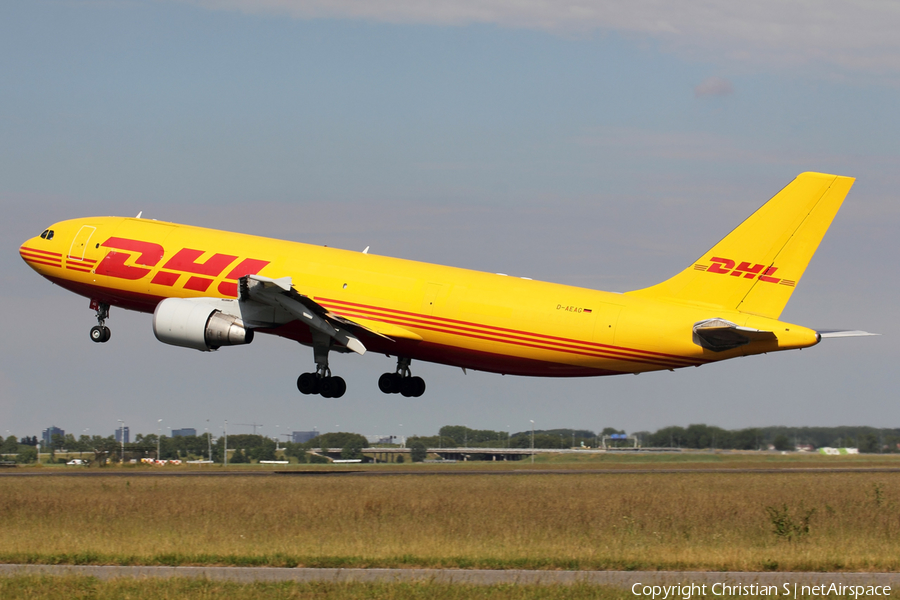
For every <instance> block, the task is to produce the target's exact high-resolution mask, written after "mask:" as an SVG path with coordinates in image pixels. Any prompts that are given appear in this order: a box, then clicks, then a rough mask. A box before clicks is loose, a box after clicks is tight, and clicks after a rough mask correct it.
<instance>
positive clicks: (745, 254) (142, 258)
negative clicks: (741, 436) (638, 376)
mask: <svg viewBox="0 0 900 600" xmlns="http://www.w3.org/2000/svg"><path fill="white" fill-rule="evenodd" d="M853 181H854V180H853V179H852V178H849V177H839V176H836V175H825V174H821V173H803V174H801V175H799V176H798V177H797V178H796V179H794V181H793V182H791V183H790V184H789V185H788V186H787V187H785V188H784V189H783V190H781V192H779V193H778V194H777V195H776V196H775V197H774V198H772V199H771V200H769V201H768V202H767V203H766V204H765V205H763V206H762V207H761V208H760V209H759V210H757V211H756V212H755V213H753V214H752V215H751V216H750V217H749V218H748V219H747V220H746V221H744V222H743V223H742V224H741V225H740V226H739V227H738V228H737V229H735V230H734V231H732V232H731V233H730V234H728V236H726V237H725V239H723V240H722V241H721V242H719V243H718V244H716V245H715V246H714V247H713V248H712V249H711V250H709V251H708V252H707V253H705V254H704V255H703V256H701V257H700V258H698V259H697V260H696V261H695V262H694V263H693V264H691V265H690V266H689V267H688V268H687V269H685V270H684V271H682V272H681V273H679V274H678V275H675V276H674V277H672V278H671V279H669V280H667V281H664V282H662V283H660V284H658V285H655V286H653V287H649V288H646V289H642V290H636V291H632V292H627V293H624V294H620V293H610V292H601V291H595V290H589V289H583V288H577V287H571V286H566V285H559V284H554V283H543V282H539V281H533V280H531V279H527V278H517V277H509V276H506V275H504V274H501V273H496V274H494V273H481V272H476V271H469V270H465V269H456V268H452V267H443V266H438V265H431V264H425V263H420V262H414V261H409V260H401V259H397V258H388V257H382V256H375V255H372V254H368V253H367V251H368V248H367V249H366V251H363V252H352V251H348V250H338V249H333V248H327V247H318V246H310V245H308V244H300V243H296V242H287V241H281V240H274V239H269V238H263V237H255V236H250V235H243V234H240V233H229V232H225V231H216V230H212V229H204V228H200V227H192V226H189V225H178V224H175V223H165V222H161V221H153V220H148V219H141V218H139V217H140V215H138V218H133V219H131V218H122V217H91V218H86V219H73V220H68V221H62V222H59V223H56V224H54V225H53V226H51V227H50V228H48V229H47V230H45V231H44V232H43V233H42V234H41V235H40V236H38V237H35V238H32V239H30V240H28V241H27V242H25V243H24V244H23V245H22V247H21V248H20V249H19V253H20V254H21V256H22V258H23V259H24V260H25V262H26V263H28V265H29V266H30V267H31V268H33V269H34V270H35V271H37V272H38V273H40V274H41V275H43V276H44V277H46V278H47V279H49V280H50V281H52V282H53V283H56V284H58V285H60V286H62V287H64V288H66V289H67V290H70V291H72V292H74V293H76V294H80V295H82V296H85V297H86V298H89V299H90V306H91V308H92V309H94V310H95V311H96V313H97V321H98V325H97V326H95V327H93V328H92V329H91V339H92V340H93V341H95V342H106V341H108V340H109V337H110V332H109V328H108V327H106V325H105V321H106V319H107V318H108V316H109V309H110V307H111V306H118V307H121V308H125V309H129V310H138V311H142V312H148V313H150V312H152V313H153V332H154V333H155V334H156V337H157V339H159V340H160V341H161V342H165V343H167V344H172V345H175V346H183V347H186V348H194V349H196V350H201V351H210V350H216V349H218V348H220V347H222V346H233V345H240V344H249V343H250V342H251V341H252V340H253V334H254V333H255V332H257V331H259V332H263V333H272V334H275V335H279V336H282V337H285V338H289V339H292V340H296V341H298V342H300V343H301V344H304V345H307V346H312V348H313V357H314V360H315V364H316V370H315V371H314V372H311V373H304V374H302V375H300V377H299V378H298V380H297V387H298V388H299V390H300V391H301V392H302V393H304V394H321V395H322V396H324V397H330V398H338V397H340V396H342V395H343V394H344V392H345V391H346V387H347V386H346V384H345V382H344V380H343V379H342V378H341V377H337V376H332V374H331V370H330V369H329V367H328V354H329V352H330V351H335V352H356V353H358V354H363V353H365V352H366V351H367V350H368V351H373V352H379V353H382V354H386V355H389V356H394V357H396V358H397V369H396V371H395V372H393V373H385V374H384V375H382V376H381V378H380V379H379V380H378V387H379V388H380V389H381V391H382V392H385V393H400V394H403V395H404V396H421V395H422V393H423V392H424V391H425V382H424V381H423V380H422V378H421V377H414V376H412V374H411V372H410V361H411V360H413V359H415V360H422V361H428V362H435V363H441V364H445V365H452V366H456V367H462V368H463V369H475V370H480V371H490V372H495V373H503V374H510V375H532V376H543V377H581V376H596V375H618V374H621V373H641V372H644V371H658V370H661V369H668V370H673V369H678V368H681V367H699V366H701V365H704V364H707V363H711V362H716V361H720V360H725V359H728V358H734V357H736V356H745V355H750V354H760V353H763V352H775V351H777V350H789V349H793V348H806V347H808V346H813V345H815V344H817V343H818V342H819V341H820V340H821V339H822V338H823V337H839V336H848V335H867V334H866V333H865V332H858V331H857V332H848V331H841V332H838V331H834V332H824V331H814V330H812V329H807V328H806V327H801V326H799V325H792V324H790V323H785V322H782V321H779V320H778V317H779V315H780V314H781V311H782V310H783V309H784V306H785V304H787V301H788V299H790V297H791V293H793V291H794V288H795V286H796V285H797V283H798V282H799V281H800V278H801V277H802V276H803V272H804V270H805V269H806V265H807V264H808V263H809V260H810V259H811V258H812V255H813V253H814V252H815V251H816V248H817V247H818V245H819V242H820V241H821V239H822V236H824V235H825V231H826V230H827V229H828V226H829V225H830V224H831V221H832V219H833V218H834V215H835V214H836V213H837V211H838V208H840V206H841V202H842V201H843V200H844V197H845V196H846V195H847V192H848V191H849V190H850V186H851V185H852V184H853Z"/></svg>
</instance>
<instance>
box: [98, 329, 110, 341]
mask: <svg viewBox="0 0 900 600" xmlns="http://www.w3.org/2000/svg"><path fill="white" fill-rule="evenodd" d="M111 335H112V332H111V331H110V330H109V327H104V328H103V339H102V340H100V341H101V342H103V343H104V344H105V343H106V342H108V341H109V338H110V336H111Z"/></svg>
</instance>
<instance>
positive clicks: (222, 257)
mask: <svg viewBox="0 0 900 600" xmlns="http://www.w3.org/2000/svg"><path fill="white" fill-rule="evenodd" d="M100 245H101V246H103V247H105V248H110V251H109V253H108V254H107V255H106V256H104V257H103V260H101V261H100V263H99V264H98V265H97V268H96V269H95V272H96V273H97V274H98V275H106V276H108V277H116V278H118V279H127V280H130V281H137V280H138V279H143V278H144V277H146V276H148V275H149V274H150V273H151V272H152V271H153V268H154V267H156V266H157V265H159V264H160V262H161V261H162V259H163V257H164V256H165V248H163V247H162V246H161V245H160V244H155V243H153V242H143V241H140V240H130V239H127V238H118V237H111V238H109V239H108V240H106V241H105V242H103V243H102V244H100ZM206 252H207V251H206V250H196V249H194V248H182V249H181V250H179V251H178V252H176V253H175V256H173V257H172V258H170V259H169V260H168V261H166V263H165V264H163V265H162V267H161V268H160V269H159V271H157V273H156V274H155V275H154V276H153V279H151V280H150V283H155V284H157V285H164V286H167V287H173V286H175V284H176V283H178V281H179V279H181V278H182V276H184V275H188V278H187V280H186V281H185V282H184V284H183V285H182V286H181V287H182V288H184V289H186V290H192V291H195V292H206V291H207V290H208V289H209V286H210V285H212V283H213V281H215V279H216V278H217V277H219V276H221V275H222V273H224V272H225V270H226V269H228V268H229V267H231V265H233V264H234V263H235V261H237V260H238V258H239V257H237V256H234V255H231V254H220V253H216V254H213V255H212V256H210V257H209V258H207V259H206V260H205V261H203V262H198V260H199V259H200V257H201V256H203V255H204V254H206ZM134 255H137V257H136V258H135V259H134V262H133V264H134V265H136V266H130V265H127V264H126V263H127V262H128V261H129V259H131V257H132V256H134ZM268 264H269V261H267V260H259V259H256V258H245V259H243V260H241V261H240V262H238V263H237V265H236V266H234V268H232V269H231V270H230V271H229V272H228V274H227V275H225V280H226V281H222V282H220V283H219V285H218V288H217V289H218V291H219V293H220V294H222V295H223V296H229V297H231V298H236V297H237V280H238V279H240V278H241V277H244V276H245V275H256V274H257V273H259V272H260V271H262V270H263V268H264V267H265V266H266V265H268Z"/></svg>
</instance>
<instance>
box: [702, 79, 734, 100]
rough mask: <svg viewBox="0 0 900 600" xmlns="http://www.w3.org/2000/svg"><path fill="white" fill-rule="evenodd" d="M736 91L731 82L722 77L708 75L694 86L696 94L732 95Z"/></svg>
mask: <svg viewBox="0 0 900 600" xmlns="http://www.w3.org/2000/svg"><path fill="white" fill-rule="evenodd" d="M733 93H734V87H732V85H731V82H730V81H728V80H727V79H723V78H721V77H715V76H713V77H707V78H706V79H704V80H703V81H701V82H700V85H698V86H697V87H695V88H694V95H695V96H730V95H731V94H733Z"/></svg>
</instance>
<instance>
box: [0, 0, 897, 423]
mask: <svg viewBox="0 0 900 600" xmlns="http://www.w3.org/2000/svg"><path fill="white" fill-rule="evenodd" d="M732 4H733V3H725V2H715V1H714V2H709V3H703V5H702V7H701V6H699V4H698V5H695V4H693V3H681V2H671V3H664V2H654V1H650V0H641V1H635V2H630V3H607V2H581V3H572V2H554V1H550V0H548V1H545V2H542V3H541V2H535V3H527V4H518V3H508V2H507V3H503V2H489V1H485V2H478V3H469V2H464V1H459V0H457V1H450V2H447V3H439V4H438V3H434V6H432V3H423V4H420V3H417V2H412V1H401V0H396V1H389V0H378V1H373V2H366V3H355V2H342V1H335V2H327V3H321V4H320V3H318V2H291V1H288V0H265V1H263V2H253V3H249V2H243V1H242V0H231V1H230V2H225V3H214V4H213V3H206V2H178V1H169V2H162V1H161V2H129V1H121V2H120V1H116V0H111V1H107V2H40V1H36V2H8V3H4V4H3V5H2V6H0V206H2V207H3V211H4V213H5V215H6V217H7V218H6V219H4V220H3V221H4V222H3V223H0V239H2V244H3V245H2V248H3V249H4V252H3V253H2V257H0V264H2V265H3V266H4V269H3V277H2V281H3V283H4V284H5V285H4V292H3V293H2V295H0V303H2V306H3V309H4V311H5V313H6V314H7V315H10V316H12V318H11V319H10V321H11V322H10V323H9V325H8V327H9V330H8V331H9V337H10V342H9V343H7V344H5V345H4V347H3V350H2V353H3V358H4V360H3V361H0V402H2V406H3V407H4V410H3V411H2V413H3V416H4V419H3V423H0V430H2V429H10V430H12V431H13V432H14V433H17V434H18V435H20V436H21V435H26V434H33V433H36V432H37V431H39V429H40V428H44V427H46V426H47V425H49V424H50V423H47V422H46V421H47V418H48V415H53V417H52V419H51V420H52V421H53V423H54V424H56V425H58V426H60V427H63V428H64V429H67V430H71V431H74V432H78V431H81V430H83V429H85V428H91V430H92V431H95V430H97V429H100V432H101V433H109V432H111V431H112V429H113V428H114V427H115V426H116V419H119V418H125V419H127V420H128V422H130V423H133V427H132V430H133V431H141V430H146V431H150V430H152V429H155V424H156V420H157V419H158V418H163V419H164V420H165V422H166V423H168V425H166V426H167V427H168V426H171V427H175V428H178V427H192V426H193V427H202V426H203V424H204V423H205V420H206V419H207V418H209V419H211V420H212V421H216V422H218V423H221V422H222V420H224V419H226V418H227V419H229V420H230V421H232V422H242V423H249V422H253V421H257V422H262V423H265V424H267V428H268V430H264V431H265V432H266V433H268V434H270V435H273V434H274V425H275V424H278V425H279V429H280V430H281V431H284V430H290V429H307V428H311V427H312V426H313V425H316V426H318V427H319V429H322V430H325V429H334V427H332V425H334V426H337V425H340V428H341V429H350V430H355V431H360V432H362V433H385V432H388V430H390V429H391V428H394V429H396V428H397V426H399V424H400V423H404V430H406V433H413V432H419V433H431V432H434V431H435V430H436V428H437V427H438V426H440V425H442V424H446V423H451V422H453V423H459V422H461V421H462V422H464V424H469V425H470V426H472V427H493V428H498V429H500V428H505V427H506V425H507V424H509V425H511V428H512V429H513V430H516V429H517V428H518V429H520V430H521V429H526V428H527V426H528V425H527V424H528V420H529V419H532V418H533V419H535V421H536V423H538V424H539V426H543V427H547V428H550V427H567V426H589V427H593V428H601V427H604V426H607V425H611V426H616V427H624V428H627V429H629V430H637V429H654V428H657V427H661V426H665V425H668V424H688V423H693V422H707V423H711V424H717V425H721V426H725V427H745V426H751V425H766V424H787V425H819V424H823V425H836V424H871V425H885V426H900V409H898V408H896V407H895V406H894V404H895V403H893V397H894V391H895V390H896V389H897V383H898V377H897V375H896V372H895V369H894V368H893V366H892V365H893V364H895V363H896V360H897V358H898V344H897V342H896V338H897V336H896V334H897V333H898V327H897V317H896V310H895V309H894V304H895V303H894V301H893V299H894V298H896V296H897V292H898V289H897V288H898V286H897V275H896V268H895V267H894V266H893V261H894V257H896V256H897V250H898V243H897V241H896V239H895V238H896V232H897V231H898V225H900V210H898V203H897V202H896V200H895V197H896V193H897V192H896V190H897V189H898V185H900V177H898V172H900V170H898V166H900V147H898V142H897V139H898V134H900V118H898V116H897V110H896V107H897V106H898V105H900V97H898V96H900V94H898V89H900V48H898V45H900V42H898V41H895V40H894V39H893V38H894V37H896V36H894V35H892V32H896V31H897V28H898V25H900V23H898V22H900V11H898V10H897V9H895V8H894V6H893V5H892V4H891V3H879V2H866V3H837V2H834V3H832V2H822V3H820V4H818V5H817V9H816V10H815V11H811V10H810V9H809V8H808V7H806V6H805V5H804V4H803V3H797V2H778V3H768V2H760V3H755V4H754V6H751V7H735V6H732ZM218 7H225V8H226V9H225V10H220V9H218ZM361 11H364V12H361ZM805 170H817V171H827V172H836V173H839V174H843V175H851V176H855V177H857V178H858V181H857V183H856V185H855V186H854V188H853V190H852V191H851V193H850V196H849V197H848V199H847V202H846V203H845V206H844V208H843V209H842V211H841V213H840V214H839V215H838V217H837V219H836V220H835V223H834V225H833V226H832V230H831V231H830V232H829V234H828V235H827V236H826V238H825V241H824V242H823V244H822V246H821V247H820V250H819V253H818V254H817V255H816V257H815V258H814V259H813V262H812V264H811V265H810V268H809V270H808V271H807V274H806V276H805V277H804V280H803V282H802V283H801V285H800V286H799V288H798V290H797V292H796V293H795V295H794V299H793V300H792V302H791V303H790V304H789V305H788V308H787V310H786V311H785V313H784V315H783V318H785V319H787V320H793V321H795V322H798V323H800V324H804V325H808V326H812V327H822V328H832V327H852V328H857V327H858V328H863V329H869V330H872V331H878V332H880V333H883V334H885V335H884V336H883V337H881V338H867V339H864V340H844V341H833V342H831V343H829V344H827V345H826V344H822V345H820V346H818V347H816V348H814V349H810V350H807V351H804V352H796V353H782V354H780V355H775V356H765V357H755V358H748V359H743V360H740V361H732V362H731V363H726V364H722V365H715V366H713V367H710V368H704V369H696V370H691V371H690V372H688V371H682V372H676V373H660V374H647V375H642V376H641V377H637V378H635V377H631V376H629V377H617V378H602V379H589V380H573V381H570V380H566V381H557V380H530V379H515V378H510V377H499V376H494V375H486V374H471V373H470V374H469V375H468V376H463V375H462V373H460V372H458V371H456V370H453V369H449V368H447V367H439V366H432V365H422V366H421V367H420V368H419V370H418V371H416V372H417V373H418V374H422V375H423V376H425V377H426V378H427V380H428V382H429V390H428V393H427V394H426V396H425V397H423V398H422V399H419V400H408V399H399V398H395V397H389V398H387V397H383V396H381V395H380V394H379V393H378V392H377V389H376V388H375V381H376V380H377V376H378V374H380V373H381V372H383V371H385V370H389V369H391V365H390V363H389V361H387V359H384V358H383V357H381V359H380V360H379V358H378V357H366V358H362V359H360V358H356V359H354V358H353V357H339V359H338V360H337V361H336V364H339V365H340V373H341V375H343V376H344V377H345V378H346V379H347V380H348V384H349V386H350V390H351V391H350V392H348V395H347V396H345V398H343V399H341V400H340V401H331V402H321V401H319V402H311V401H310V399H309V398H306V397H301V396H299V395H298V394H296V393H295V392H294V391H293V381H294V379H295V378H296V375H297V374H298V373H300V372H302V371H304V370H307V368H308V367H309V365H310V364H311V352H310V351H309V350H308V349H306V348H299V347H296V346H295V345H293V344H291V343H289V342H286V341H284V340H272V339H268V340H265V341H263V343H257V342H255V343H254V345H253V346H251V347H248V348H232V349H225V350H222V351H220V352H217V353H214V354H212V355H210V356H200V355H199V353H196V354H197V355H196V356H195V355H194V354H192V353H190V352H189V351H187V350H182V349H177V348H170V347H166V346H164V345H162V344H159V343H158V342H156V340H155V339H154V338H153V336H152V333H151V331H150V321H149V317H148V316H147V315H138V314H127V313H124V312H121V311H119V312H115V311H114V313H113V318H112V320H111V322H110V325H111V326H112V327H113V332H114V333H113V340H112V341H111V342H110V344H107V345H106V347H98V346H96V345H94V344H91V343H90V341H89V340H88V336H87V330H88V328H89V327H90V325H91V324H92V321H93V317H92V313H91V312H90V311H89V310H88V309H87V300H84V299H81V298H78V297H75V296H72V295H70V294H67V293H65V292H62V291H61V290H59V289H58V288H55V287H54V286H52V285H50V284H49V283H47V282H45V281H42V280H41V279H40V278H38V277H37V276H36V275H34V274H33V273H31V271H30V269H28V267H27V266H26V265H24V263H22V261H21V259H19V257H18V256H17V253H16V248H17V247H18V245H19V244H20V243H21V242H22V241H23V240H24V239H26V238H28V237H30V236H31V235H33V234H34V233H35V232H39V231H40V230H42V229H43V228H44V227H46V226H47V225H48V224H49V223H51V222H53V221H57V220H61V219H64V218H71V217H77V216H86V215H91V214H124V215H133V214H136V213H137V212H138V211H144V215H145V216H147V217H152V218H157V219H163V220H172V221H180V222H187V223H191V224H197V225H204V226H210V227H219V228H223V229H230V230H238V231H245V232H249V233H256V234H261V235H270V236H273V237H280V238H285V239H294V240H298V241H306V242H311V243H322V244H328V245H330V246H337V247H345V248H354V249H355V248H359V249H362V248H364V247H365V246H372V251H373V252H376V253H380V254H386V255H392V256H402V257H404V258H412V259H417V260H425V261H430V262H438V263H443V264H452V265H454V266H461V267H467V268H475V269H482V270H487V271H495V272H497V271H499V272H505V273H513V274H520V275H526V276H530V277H535V278H540V279H545V280H549V281H556V282H560V283H568V284H573V285H581V286H586V287H593V288H599V289H607V290H613V291H626V290H628V289H634V288H638V287H643V286H646V285H651V284H653V283H656V282H657V281H659V280H661V279H664V278H665V277H668V276H669V275H671V274H673V273H675V272H677V271H679V270H680V269H682V268H683V267H684V266H686V265H687V264H690V261H691V260H693V259H694V258H696V256H698V255H700V254H701V253H702V252H703V251H705V250H706V249H707V248H708V247H710V246H711V245H712V244H714V243H715V242H716V241H717V240H718V239H720V238H721V237H722V236H724V235H725V234H726V233H727V232H728V231H729V230H730V229H731V228H733V227H734V226H735V225H736V224H737V223H739V222H740V220H741V219H743V218H744V217H745V216H746V215H748V214H749V213H750V212H752V211H753V210H754V209H755V208H756V207H757V206H759V205H760V204H762V203H763V202H764V201H765V200H766V199H768V198H769V197H770V196H772V195H774V193H776V192H777V191H778V190H779V189H780V188H781V187H783V186H784V185H786V184H787V183H788V182H789V181H790V180H791V179H792V178H793V177H794V176H795V175H796V174H797V173H799V172H801V171H805ZM148 372H156V373H160V372H164V373H165V374H166V375H165V377H157V378H156V381H154V383H153V385H150V386H148V385H145V384H143V383H139V382H141V381H143V380H145V379H146V377H147V375H148ZM234 372H241V373H242V376H241V377H240V378H239V380H235V378H233V377H232V376H231V375H230V374H231V373H234ZM200 373H202V375H201V374H200ZM737 381H741V382H748V381H749V382H752V384H746V383H745V384H742V385H737V384H736V383H735V382H737ZM38 383H39V385H37V384H38ZM723 390H727V391H725V392H723ZM248 397H254V398H260V399H261V400H262V401H260V402H256V401H254V402H249V403H248V401H247V398H248ZM517 422H518V423H519V425H518V426H517V425H516V424H515V423H517ZM329 423H330V424H329ZM373 428H375V429H377V430H378V431H368V430H367V429H373ZM107 430H108V431H107ZM0 433H2V431H0Z"/></svg>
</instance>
